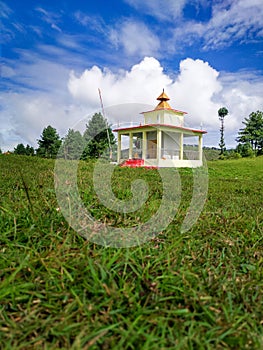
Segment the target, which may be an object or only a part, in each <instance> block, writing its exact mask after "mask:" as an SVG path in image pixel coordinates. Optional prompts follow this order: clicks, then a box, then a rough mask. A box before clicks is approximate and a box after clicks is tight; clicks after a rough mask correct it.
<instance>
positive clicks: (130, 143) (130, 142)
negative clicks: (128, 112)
mask: <svg viewBox="0 0 263 350" xmlns="http://www.w3.org/2000/svg"><path fill="white" fill-rule="evenodd" d="M132 147H133V144H132V133H131V132H130V133H129V159H132Z"/></svg>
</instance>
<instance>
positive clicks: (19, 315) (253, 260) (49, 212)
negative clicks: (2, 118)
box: [0, 155, 263, 350]
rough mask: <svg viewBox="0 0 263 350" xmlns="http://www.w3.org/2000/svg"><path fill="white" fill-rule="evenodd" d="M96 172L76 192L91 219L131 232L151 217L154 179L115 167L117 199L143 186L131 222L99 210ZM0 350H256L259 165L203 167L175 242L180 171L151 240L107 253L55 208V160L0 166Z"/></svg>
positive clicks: (262, 299)
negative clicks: (164, 218)
mask: <svg viewBox="0 0 263 350" xmlns="http://www.w3.org/2000/svg"><path fill="white" fill-rule="evenodd" d="M93 165H94V164H93V163H92V162H80V165H79V169H78V171H79V191H80V194H81V197H82V199H83V202H84V203H85V205H86V206H87V208H89V211H90V212H91V213H92V215H93V216H94V217H95V218H97V219H101V220H105V221H107V222H108V223H109V224H112V225H116V226H122V225H123V226H126V225H127V226H129V225H130V226H132V225H134V224H136V222H137V221H138V220H142V221H143V220H147V218H149V217H150V216H151V215H152V213H154V212H155V211H156V208H157V207H158V204H159V203H160V200H161V196H162V190H161V188H162V182H161V178H160V176H159V174H158V171H156V170H146V169H128V168H119V167H116V170H115V172H114V178H113V181H112V183H113V190H114V191H115V193H116V195H117V196H118V197H119V198H121V199H125V198H130V196H131V191H130V183H131V182H130V179H136V178H138V177H139V178H142V179H144V180H146V181H147V182H148V183H149V186H150V188H149V200H148V205H147V206H145V209H141V210H139V211H138V213H131V214H130V215H128V214H125V215H124V214H118V213H115V212H113V211H110V210H109V209H107V208H105V207H103V205H102V204H101V203H100V202H99V201H98V199H97V198H96V195H95V194H94V191H93V188H92V171H93ZM0 169H1V171H0V232H1V233H0V251H1V255H0V349H10V350H11V349H12V350H13V349H27V350H30V349H73V350H77V349H102V350H108V349H118V350H122V349H124V350H126V349H127V350H128V349H129V350H132V349H134V350H138V349H144V350H146V349H151V350H154V349H158V350H161V349H263V295H262V294H263V205H262V200H263V186H262V179H263V157H258V158H251V159H238V160H222V161H218V160H217V161H209V162H208V170H209V190H208V195H207V200H206V203H205V206H204V208H203V211H202V213H201V215H200V217H199V219H198V221H197V223H196V224H195V225H194V226H193V227H192V228H191V230H189V231H187V232H185V233H180V226H181V224H182V221H183V219H184V216H185V213H186V210H187V208H188V206H189V204H190V201H191V196H192V189H193V178H192V171H191V170H190V169H181V170H180V176H181V182H182V189H183V191H182V200H181V203H180V206H179V208H178V214H177V216H176V217H175V218H174V220H173V221H172V222H171V224H170V225H169V226H168V227H167V229H166V230H164V231H163V232H161V233H160V234H159V235H158V236H157V237H155V238H153V239H152V240H150V241H148V242H147V243H145V244H144V245H141V246H137V247H132V248H122V249H118V248H106V247H103V246H100V245H95V244H93V243H91V242H89V241H87V240H85V239H84V238H82V237H80V236H79V235H78V234H77V233H76V232H74V230H73V229H72V228H70V226H69V224H68V223H67V221H66V220H65V219H64V217H63V215H62V213H61V211H60V210H59V208H58V203H57V200H56V194H55V189H54V160H45V159H40V158H37V157H26V156H14V155H1V156H0Z"/></svg>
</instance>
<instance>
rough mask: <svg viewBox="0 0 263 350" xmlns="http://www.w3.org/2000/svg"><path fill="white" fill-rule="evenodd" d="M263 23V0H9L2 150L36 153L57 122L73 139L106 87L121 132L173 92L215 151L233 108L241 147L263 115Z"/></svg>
mask: <svg viewBox="0 0 263 350" xmlns="http://www.w3.org/2000/svg"><path fill="white" fill-rule="evenodd" d="M262 18H263V0H166V1H164V0H162V1H161V0H144V1H141V0H111V1H109V0H108V1H107V0H104V1H103V0H96V1H87V0H86V1H85V0H74V1H73V0H57V1H54V0H41V1H40V0H24V1H20V0H9V1H1V0H0V30H1V32H0V44H1V70H0V148H1V149H2V151H7V150H13V148H14V147H15V146H16V145H17V144H18V143H24V144H25V145H26V144H30V145H32V146H33V147H35V148H36V147H37V140H38V139H39V138H40V135H41V133H42V131H43V128H44V127H46V126H48V125H51V126H53V127H54V128H56V129H57V131H58V133H59V135H60V136H61V137H63V136H65V134H66V133H67V131H68V129H69V128H74V126H75V125H77V124H78V122H79V121H83V120H88V119H89V118H90V117H91V116H92V115H93V114H94V113H95V112H98V111H100V99H99V94H98V89H100V90H101V94H102V98H103V104H104V107H105V110H106V112H107V113H106V117H107V119H108V121H109V123H110V124H111V125H112V126H113V127H116V126H117V125H124V124H125V123H128V122H129V123H130V122H133V123H134V124H136V123H139V122H141V118H142V116H141V115H140V114H139V111H137V109H138V108H139V107H140V106H142V107H143V106H144V105H150V106H152V107H155V106H156V105H157V102H158V101H156V98H157V97H158V95H159V94H160V93H161V92H162V90H163V89H165V92H166V93H167V94H168V96H169V97H170V101H169V102H170V105H171V106H172V107H173V108H174V109H179V110H183V111H186V112H187V113H188V114H187V115H186V117H185V124H186V126H188V127H192V128H202V129H205V130H207V131H208V133H207V134H206V135H205V137H204V145H205V146H210V147H211V146H213V147H218V143H219V138H220V135H219V128H220V122H219V119H218V114H217V111H218V109H219V108H220V107H226V108H227V109H228V111H229V114H228V115H227V116H226V117H225V141H226V146H227V148H231V147H235V146H236V141H235V139H236V137H237V134H238V130H239V129H240V128H242V127H243V124H242V121H244V119H245V118H246V117H248V116H249V114H250V113H252V112H255V111H257V110H261V111H262V110H263V94H262V91H263V64H262V62H263V24H262V23H263V22H262ZM134 106H137V107H138V108H137V109H136V108H133V107H134ZM113 111H114V113H113ZM140 111H141V112H142V111H144V110H140ZM84 124H85V123H84Z"/></svg>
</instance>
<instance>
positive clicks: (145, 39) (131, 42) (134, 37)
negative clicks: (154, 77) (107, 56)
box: [109, 20, 160, 57]
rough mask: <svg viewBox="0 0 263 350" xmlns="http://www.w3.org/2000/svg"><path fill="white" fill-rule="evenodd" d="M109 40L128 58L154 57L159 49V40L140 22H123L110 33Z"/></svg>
mask: <svg viewBox="0 0 263 350" xmlns="http://www.w3.org/2000/svg"><path fill="white" fill-rule="evenodd" d="M109 38H110V40H111V41H112V43H113V45H114V46H115V47H117V48H118V47H121V48H123V49H124V52H125V53H126V54H127V55H129V56H134V55H137V56H139V57H144V56H147V55H156V54H157V53H158V51H159V49H160V41H159V38H158V37H157V36H156V35H155V34H154V33H153V32H152V31H151V30H150V29H149V28H148V27H147V26H146V25H145V24H144V23H141V22H135V21H131V20H125V21H124V22H122V23H119V24H118V25H117V27H116V28H115V29H112V30H111V31H110V36H109Z"/></svg>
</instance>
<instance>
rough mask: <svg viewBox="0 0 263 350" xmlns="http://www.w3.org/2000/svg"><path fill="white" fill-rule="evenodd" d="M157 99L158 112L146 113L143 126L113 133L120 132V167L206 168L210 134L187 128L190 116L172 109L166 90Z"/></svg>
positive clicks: (156, 109) (120, 129)
mask: <svg viewBox="0 0 263 350" xmlns="http://www.w3.org/2000/svg"><path fill="white" fill-rule="evenodd" d="M157 100H158V101H159V103H158V105H157V106H156V108H155V109H154V110H152V111H147V112H142V114H143V117H144V118H143V123H141V124H140V125H137V126H131V127H126V128H118V129H115V130H113V131H114V132H117V133H118V151H117V162H118V164H120V165H122V166H130V167H138V166H144V167H157V168H159V167H176V168H177V167H187V168H194V167H199V166H202V164H203V160H202V159H203V135H204V134H206V131H204V130H196V129H190V128H187V127H184V117H185V114H187V113H186V112H183V111H179V110H176V109H173V108H171V106H170V105H169V103H168V100H170V99H169V97H168V96H167V95H166V94H165V92H164V91H163V92H162V93H161V95H160V96H159V97H158V98H157ZM127 138H128V142H127ZM125 139H126V142H125ZM189 143H190V145H189ZM125 145H126V147H125Z"/></svg>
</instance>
